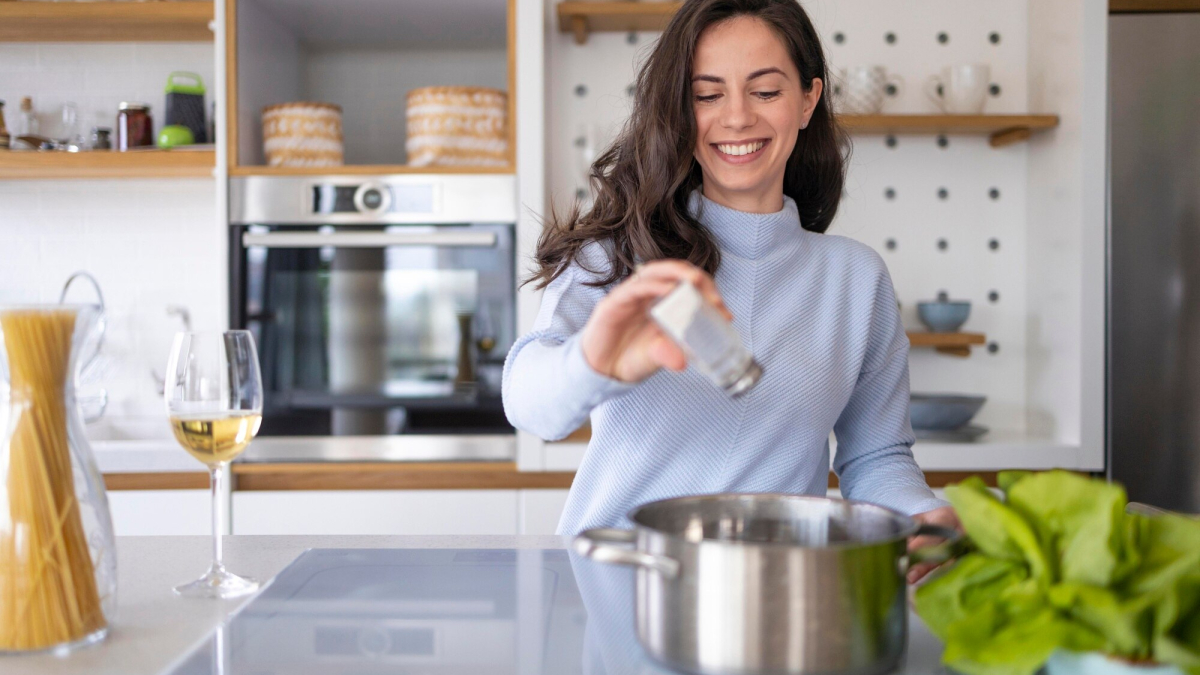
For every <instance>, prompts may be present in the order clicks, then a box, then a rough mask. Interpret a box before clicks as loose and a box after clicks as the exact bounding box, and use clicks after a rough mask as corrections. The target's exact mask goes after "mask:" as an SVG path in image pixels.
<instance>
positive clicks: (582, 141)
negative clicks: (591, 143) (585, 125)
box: [575, 136, 587, 148]
mask: <svg viewBox="0 0 1200 675" xmlns="http://www.w3.org/2000/svg"><path fill="white" fill-rule="evenodd" d="M585 145H587V139H586V138H584V137H583V136H578V137H576V138H575V147H577V148H582V147H583V146H585Z"/></svg>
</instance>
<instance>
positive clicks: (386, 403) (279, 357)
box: [235, 224, 516, 435]
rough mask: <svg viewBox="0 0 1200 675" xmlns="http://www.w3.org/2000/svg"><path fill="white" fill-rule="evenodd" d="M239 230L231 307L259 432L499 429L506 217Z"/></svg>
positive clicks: (510, 261) (506, 341)
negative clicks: (263, 396) (257, 380)
mask: <svg viewBox="0 0 1200 675" xmlns="http://www.w3.org/2000/svg"><path fill="white" fill-rule="evenodd" d="M240 230H241V231H240V232H239V233H235V235H240V236H241V240H242V242H241V243H243V246H242V248H241V249H240V251H241V259H240V260H239V261H238V262H237V263H235V264H240V265H241V266H242V267H243V269H242V270H241V272H240V274H235V278H239V277H240V279H241V281H240V290H238V291H235V292H239V293H240V297H238V298H237V300H239V301H240V307H241V312H240V318H241V321H242V324H243V325H244V326H245V327H246V328H249V329H250V330H251V331H253V332H254V333H255V336H256V338H257V339H258V344H259V349H260V361H261V362H262V368H263V379H264V384H265V385H266V389H267V406H268V412H269V413H271V414H269V415H266V416H264V420H269V419H270V418H271V417H272V416H274V417H275V419H276V420H277V421H278V424H277V425H275V426H276V427H278V428H267V424H268V423H267V422H266V421H264V430H263V433H286V434H295V433H317V434H320V433H332V434H335V435H337V434H354V435H359V434H391V433H461V432H464V431H466V432H469V431H471V430H476V431H479V432H481V433H482V432H486V433H495V432H498V431H506V432H511V427H509V426H508V424H507V422H506V421H505V420H504V416H503V409H502V406H501V404H500V393H499V389H500V373H501V369H502V366H503V359H504V357H505V355H506V354H507V352H508V349H509V347H510V346H511V345H512V342H513V339H514V337H515V335H514V333H515V322H516V312H515V301H516V292H515V288H516V286H515V284H516V279H515V272H514V253H513V246H512V240H513V236H512V226H511V225H493V224H480V225H462V226H437V227H433V226H390V227H378V228H364V227H361V226H338V227H334V226H320V227H312V226H304V227H300V226H249V227H243V228H240ZM236 313H237V312H236V311H235V314H236Z"/></svg>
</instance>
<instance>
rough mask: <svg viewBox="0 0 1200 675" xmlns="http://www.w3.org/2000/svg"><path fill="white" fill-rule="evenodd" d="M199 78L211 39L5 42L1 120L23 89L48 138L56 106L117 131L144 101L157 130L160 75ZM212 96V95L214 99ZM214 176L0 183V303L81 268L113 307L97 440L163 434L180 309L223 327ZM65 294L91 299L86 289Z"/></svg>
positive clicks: (43, 295) (207, 68) (51, 291)
mask: <svg viewBox="0 0 1200 675" xmlns="http://www.w3.org/2000/svg"><path fill="white" fill-rule="evenodd" d="M172 70H189V71H193V72H196V73H198V74H199V75H200V76H201V77H202V78H203V79H204V84H205V86H206V87H207V88H208V90H209V91H210V92H211V91H212V88H213V87H214V85H215V82H214V79H213V48H212V46H211V45H190V44H171V45H150V44H42V45H24V44H7V45H0V99H4V100H5V101H6V103H7V105H6V109H5V112H6V118H7V120H8V122H9V124H10V125H12V124H13V122H14V119H15V111H16V108H17V106H18V104H19V102H20V99H21V97H22V96H32V97H33V100H34V104H35V106H36V107H37V109H38V111H39V112H40V115H39V120H40V122H41V129H42V132H43V133H49V134H56V133H58V129H59V126H58V124H59V111H60V108H61V105H62V103H64V102H67V101H71V102H74V103H76V104H77V106H78V109H79V119H80V123H81V124H80V126H81V127H82V128H83V129H84V131H85V133H86V132H88V131H90V129H91V127H92V126H94V125H100V126H108V127H112V126H113V123H114V121H115V119H116V111H117V103H119V102H120V101H144V102H147V103H149V104H150V105H151V106H152V111H151V112H152V114H153V115H154V116H155V128H156V129H157V128H158V127H159V126H160V125H161V119H162V117H161V115H162V112H163V110H162V106H163V87H164V86H165V84H166V80H167V73H169V72H170V71H172ZM209 98H210V100H211V95H210V97H209ZM216 198H217V194H216V181H215V180H214V179H187V180H113V181H109V180H72V181H0V303H12V302H56V301H57V300H58V297H59V292H60V290H61V288H62V285H63V282H65V281H66V279H67V277H68V276H69V275H70V274H71V273H72V272H74V271H76V270H81V269H83V270H88V271H90V272H91V273H92V274H94V275H95V277H96V279H97V280H98V281H99V282H100V285H101V287H102V289H103V291H104V299H105V302H106V304H107V306H108V317H109V320H108V331H107V334H106V336H107V339H106V344H105V349H104V357H103V358H104V360H103V361H101V362H99V364H98V366H99V368H100V369H101V370H102V371H103V372H104V377H103V378H102V379H103V386H104V388H105V389H106V390H107V393H108V398H109V403H108V408H107V411H106V414H105V417H104V419H103V420H102V421H100V422H98V423H95V424H93V425H90V426H89V428H88V430H89V433H90V434H91V435H92V436H94V437H96V438H125V437H146V436H166V435H169V433H170V432H169V430H168V429H167V427H166V425H165V423H164V422H163V420H162V415H161V411H162V407H161V406H162V400H161V398H159V396H158V393H157V390H158V384H157V383H156V381H155V378H154V375H153V372H152V371H154V370H155V369H157V370H158V371H159V372H161V370H162V368H163V366H164V365H165V363H166V358H167V349H168V348H169V346H170V336H171V335H172V333H173V332H174V331H175V330H176V329H177V328H178V326H180V325H181V322H180V320H179V319H178V318H177V317H172V316H170V315H168V308H169V307H181V308H186V309H187V311H188V313H189V314H190V318H191V321H192V324H193V325H195V326H196V327H198V328H199V327H218V326H221V325H222V322H223V317H222V316H221V312H222V309H221V308H222V306H223V305H222V299H223V295H224V280H223V277H222V271H221V270H222V269H223V265H222V262H223V261H222V254H221V251H222V250H223V247H222V246H221V244H222V241H223V240H222V236H221V235H222V232H221V231H220V229H219V225H218V223H217V213H216V203H217V202H216ZM71 293H72V296H71V297H72V298H77V299H80V300H87V299H90V298H91V297H92V295H91V293H90V291H89V290H88V289H86V288H85V287H83V286H82V285H81V286H80V287H79V288H72V291H71Z"/></svg>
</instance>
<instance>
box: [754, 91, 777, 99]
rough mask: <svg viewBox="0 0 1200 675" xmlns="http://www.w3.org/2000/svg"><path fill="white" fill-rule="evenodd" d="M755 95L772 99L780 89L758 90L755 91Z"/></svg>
mask: <svg viewBox="0 0 1200 675" xmlns="http://www.w3.org/2000/svg"><path fill="white" fill-rule="evenodd" d="M754 95H755V96H757V97H759V98H760V99H762V100H764V101H770V100H771V99H773V98H775V97H776V96H778V95H779V92H778V91H758V92H755V93H754Z"/></svg>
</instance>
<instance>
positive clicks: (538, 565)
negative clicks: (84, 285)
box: [0, 536, 945, 675]
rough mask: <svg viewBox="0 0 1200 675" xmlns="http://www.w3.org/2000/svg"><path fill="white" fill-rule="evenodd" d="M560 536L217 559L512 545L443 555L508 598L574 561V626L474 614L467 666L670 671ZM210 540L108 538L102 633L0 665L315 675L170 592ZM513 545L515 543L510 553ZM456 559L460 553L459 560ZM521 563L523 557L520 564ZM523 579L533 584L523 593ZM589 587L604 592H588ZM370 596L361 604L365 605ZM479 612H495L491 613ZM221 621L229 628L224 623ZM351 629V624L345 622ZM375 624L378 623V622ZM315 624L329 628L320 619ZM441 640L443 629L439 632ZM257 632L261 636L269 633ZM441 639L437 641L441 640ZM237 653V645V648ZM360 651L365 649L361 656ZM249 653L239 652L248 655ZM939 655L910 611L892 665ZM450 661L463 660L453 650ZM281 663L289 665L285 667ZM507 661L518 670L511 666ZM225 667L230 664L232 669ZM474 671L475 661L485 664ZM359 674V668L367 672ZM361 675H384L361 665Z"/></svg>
mask: <svg viewBox="0 0 1200 675" xmlns="http://www.w3.org/2000/svg"><path fill="white" fill-rule="evenodd" d="M565 543H566V541H565V540H564V539H561V538H559V537H534V536H516V537H512V536H503V537H500V536H496V537H476V536H438V537H379V536H370V537H363V536H261V537H255V536H230V537H226V539H225V554H226V563H227V566H228V567H229V568H230V569H231V570H233V571H236V572H238V573H240V574H245V575H249V576H253V577H256V578H258V579H264V580H265V579H270V578H272V577H273V576H274V575H275V574H277V573H278V572H279V571H280V570H282V569H283V568H284V567H286V566H287V565H288V564H289V563H291V562H292V561H293V560H294V559H295V558H296V557H297V556H299V555H300V554H301V553H303V552H304V551H305V550H306V549H309V548H327V549H345V548H390V549H409V551H407V552H405V551H396V552H392V555H396V556H400V557H403V558H413V559H415V558H420V559H424V558H425V557H428V556H431V555H432V556H436V555H438V551H431V552H427V553H425V554H419V553H416V552H415V551H412V549H510V550H509V551H495V552H494V553H491V554H488V553H481V552H479V551H472V552H467V551H459V552H451V553H452V554H454V555H456V556H463V555H468V556H476V557H478V559H479V560H481V561H488V560H493V561H495V560H500V559H501V558H503V559H504V560H512V561H516V562H515V564H516V566H517V571H516V572H514V573H512V574H510V576H513V575H515V580H516V581H515V583H516V586H515V589H516V591H517V593H516V596H517V598H518V599H519V600H518V602H520V601H521V600H520V599H524V598H527V597H528V596H529V595H530V589H535V590H534V591H533V594H534V595H537V593H538V592H539V591H537V590H536V589H538V588H547V587H546V586H545V584H546V583H549V582H548V581H547V580H552V579H553V578H554V576H557V577H558V578H559V580H558V581H557V582H555V583H557V584H558V585H559V587H561V588H562V589H563V591H564V592H566V591H567V590H569V589H568V588H567V585H566V584H567V582H569V581H570V580H563V579H562V578H561V577H562V576H563V575H565V574H568V573H570V570H571V566H572V565H574V566H575V572H574V576H575V578H576V580H577V581H578V582H579V583H578V588H579V591H575V593H576V597H578V596H579V595H582V604H579V608H580V609H584V608H586V611H576V613H575V615H574V616H575V619H576V621H574V622H573V624H576V625H574V626H573V627H569V628H566V629H565V632H562V631H564V628H563V625H564V624H566V623H572V622H559V625H558V626H557V627H553V630H554V631H560V634H559V639H557V640H550V639H549V638H543V637H542V634H546V635H549V632H548V631H547V630H541V631H535V632H537V633H538V634H537V635H525V634H522V633H521V631H520V626H524V625H526V624H525V619H520V620H519V621H517V625H515V626H514V625H513V621H512V620H510V621H509V622H508V623H505V622H503V621H500V622H496V621H481V620H476V621H474V622H472V623H470V625H468V626H466V627H465V628H467V629H471V630H474V631H477V632H476V633H475V634H474V640H475V641H476V642H473V643H472V644H478V645H479V646H480V648H479V650H478V651H479V653H478V654H476V655H475V658H477V659H483V660H482V661H479V662H478V663H477V666H476V668H475V671H476V672H517V673H525V672H537V673H543V672H546V673H549V672H550V671H548V670H543V669H542V665H543V664H542V663H541V661H540V659H542V658H546V659H559V661H556V662H559V663H568V664H571V668H570V670H567V671H564V670H561V669H557V668H556V669H554V673H555V674H556V675H558V674H559V673H565V672H592V673H605V674H606V675H624V674H625V673H631V672H639V673H644V674H647V675H648V674H658V673H667V672H669V671H666V670H665V669H662V668H660V667H657V666H654V665H653V664H650V663H647V662H646V661H645V660H644V658H645V657H644V656H643V655H642V653H641V651H640V648H639V647H638V646H637V644H636V638H634V637H633V636H634V633H633V630H632V621H633V617H632V613H631V610H630V607H631V602H623V601H621V599H620V597H619V596H622V595H625V598H624V599H625V600H629V597H628V596H629V595H631V593H627V591H628V589H631V588H632V583H633V575H632V572H631V571H630V570H627V569H623V568H612V567H607V566H604V567H601V566H599V565H596V566H595V567H593V566H592V565H593V563H591V562H590V561H582V563H578V562H576V560H575V559H574V558H571V559H570V560H569V559H568V556H567V555H566V553H565V552H563V551H562V549H563V548H564V546H565ZM210 547H211V541H210V540H209V538H207V537H182V536H181V537H120V538H118V540H117V558H118V579H119V581H118V605H119V607H118V615H117V618H116V621H115V622H114V626H113V629H112V632H111V634H110V635H109V637H108V639H107V640H105V641H104V642H102V643H100V644H98V645H94V646H92V647H88V648H84V649H82V650H79V651H77V652H75V653H73V654H71V655H68V656H66V657H62V658H58V657H53V656H48V655H36V656H19V657H0V670H3V671H4V672H20V673H27V674H28V675H71V674H75V673H88V674H90V675H103V674H106V673H112V674H114V675H115V674H118V673H119V674H120V675H137V674H140V673H146V674H155V673H163V672H169V671H171V670H173V669H175V668H176V667H179V668H180V669H181V670H180V671H179V672H186V673H189V674H191V673H198V672H203V673H209V672H212V673H216V672H218V671H217V669H215V668H213V667H212V666H211V661H212V655H213V653H214V647H216V646H219V645H228V644H231V643H232V644H234V645H235V647H234V651H233V652H232V654H233V657H232V659H230V657H229V654H230V653H231V652H229V651H224V652H222V653H224V654H225V657H224V658H225V660H226V661H227V662H226V663H224V664H222V665H223V669H222V670H221V671H220V672H222V673H223V674H225V675H238V673H239V672H243V671H242V670H241V669H239V668H238V667H237V665H238V664H239V663H242V662H243V661H240V660H239V659H249V661H248V662H249V663H251V665H252V669H253V670H254V672H255V673H270V672H276V671H272V670H269V669H263V666H262V662H263V659H266V662H267V663H270V662H271V661H278V663H279V665H280V666H285V667H284V668H283V669H281V670H278V671H277V672H281V673H282V672H301V671H304V672H324V671H321V670H320V668H319V666H320V664H317V663H312V664H308V665H309V667H310V668H311V667H312V666H318V667H317V669H316V670H310V669H309V668H305V667H304V664H302V663H297V657H296V653H297V652H296V651H294V650H287V653H283V651H284V650H278V649H277V650H275V652H272V651H271V650H270V649H269V648H267V649H266V652H265V656H264V652H263V648H264V647H268V645H259V646H260V649H259V653H254V652H255V650H254V649H253V645H250V646H246V645H245V644H242V643H241V642H240V641H239V640H237V639H234V640H229V638H228V635H229V633H230V632H233V633H234V634H235V635H240V636H243V637H244V636H245V635H256V633H253V632H247V631H244V630H243V631H242V632H241V633H238V632H237V630H236V629H237V627H238V625H239V624H237V623H233V624H232V626H233V627H234V628H233V629H226V630H223V631H218V630H217V629H218V628H220V627H221V626H222V625H223V622H226V621H227V619H228V618H229V617H230V615H231V614H232V613H233V612H235V611H237V610H238V609H240V608H241V607H243V606H244V605H245V604H246V603H247V602H249V600H250V599H249V598H242V599H237V600H224V601H221V600H216V601H209V600H193V599H182V598H177V597H175V596H174V595H173V594H172V592H171V587H172V586H173V585H175V584H178V583H180V582H183V581H187V580H188V579H190V578H193V577H195V576H197V575H199V573H200V572H201V571H203V569H204V567H205V566H206V561H207V559H208V555H209V554H210ZM511 549H515V552H514V551H512V550H511ZM443 553H445V552H443ZM333 555H336V553H334V554H333ZM455 559H456V560H458V558H457V557H456V558H455ZM522 561H524V562H522ZM529 562H532V563H533V564H532V565H528V564H525V563H529ZM523 565H524V566H523ZM510 567H511V565H510ZM522 569H525V570H526V572H525V573H522V572H521V570H522ZM529 570H533V572H534V574H533V575H532V576H530V575H529V574H528V571H529ZM543 570H558V572H557V573H556V575H555V574H551V575H550V576H546V575H545V573H544V572H543ZM580 574H583V575H584V577H582V578H581V577H579V575H580ZM314 578H316V577H314ZM525 584H532V585H531V586H530V587H529V588H526V587H525ZM606 584H607V585H613V584H615V585H616V587H617V588H616V589H615V590H614V589H608V588H607V587H606ZM401 585H403V584H401ZM410 585H411V584H410ZM575 587H576V585H575V584H574V583H571V584H570V588H572V589H573V588H575ZM597 588H599V589H600V590H602V591H605V592H603V593H600V594H597V593H596V589H597ZM369 600H370V599H367V601H369ZM396 600H399V601H400V602H401V603H402V604H403V605H404V606H405V607H407V608H408V609H409V610H410V611H411V608H412V606H413V603H414V602H415V603H417V604H421V603H422V602H424V603H425V604H426V605H428V603H429V602H430V601H433V600H432V599H424V600H408V601H405V600H404V599H403V598H399V599H392V601H396ZM448 600H452V602H449V603H448V604H450V605H455V607H456V608H457V612H458V613H459V614H461V613H462V612H467V613H468V614H471V613H472V612H475V613H478V611H479V610H480V607H478V606H476V605H479V604H480V603H479V602H467V603H465V604H464V602H463V601H462V600H460V599H453V598H450V599H448ZM310 602H311V601H310ZM483 604H484V605H486V604H487V603H486V602H485V603H483ZM356 607H357V606H356ZM271 609H272V611H267V610H259V611H258V613H257V615H258V616H259V617H260V620H261V617H263V616H266V617H268V618H269V617H271V616H273V614H274V611H273V610H274V608H271ZM309 609H311V607H310V606H308V605H306V607H305V608H304V611H303V612H302V614H305V615H307V614H308V613H309ZM351 609H355V608H351ZM358 609H362V608H358ZM468 610H469V611H468ZM439 611H440V610H439ZM489 611H492V612H493V613H494V612H495V610H489ZM516 611H517V612H520V611H521V610H520V609H519V608H518V609H517V610H516ZM248 614H249V613H248ZM362 615H369V612H363V613H359V612H358V611H357V610H356V611H355V612H352V613H351V614H337V615H334V616H332V618H331V622H332V623H331V625H337V622H338V621H341V622H342V623H343V624H344V623H345V622H346V621H348V620H349V619H347V617H353V618H354V621H358V620H359V619H360V618H361V616H362ZM534 615H535V620H537V619H536V616H540V613H539V612H534ZM622 615H624V616H622ZM243 616H245V615H243ZM524 616H525V617H526V618H528V617H529V616H530V615H529V614H525V615H524ZM626 617H627V618H626ZM518 618H519V615H518ZM243 620H244V619H243ZM386 620H387V619H375V620H374V621H375V622H376V623H379V622H382V621H386ZM309 622H310V623H309V624H308V626H309V628H310V629H313V630H314V632H313V633H312V634H313V635H314V636H315V635H316V632H317V631H316V628H317V627H318V624H316V623H315V622H313V621H312V620H311V619H309ZM393 623H395V622H393ZM408 623H410V624H411V623H412V622H411V621H410V622H408ZM443 623H444V622H443ZM450 623H452V624H453V627H454V628H458V629H462V628H463V627H462V626H459V623H462V622H458V623H455V622H450ZM224 625H226V626H228V625H230V624H228V623H225V624H224ZM258 625H261V624H255V627H256V628H257V626H258ZM350 625H357V624H355V623H351V624H350ZM379 625H380V626H382V625H383V624H382V623H379ZM389 625H390V624H389ZM320 627H321V628H325V629H326V630H328V628H327V627H325V626H320ZM410 627H411V626H410ZM275 628H276V632H277V633H278V632H280V631H279V629H280V626H275ZM403 629H404V626H399V627H397V626H390V630H392V631H393V633H394V632H395V631H396V630H403ZM214 631H215V632H214ZM479 631H481V632H479ZM268 632H269V631H268ZM283 634H284V635H285V637H286V636H287V635H291V636H292V637H291V639H292V641H293V642H295V643H296V644H297V645H300V646H303V645H304V644H305V643H306V642H307V645H308V647H309V648H312V649H319V647H317V642H318V641H319V638H317V637H313V638H312V639H309V640H307V641H306V640H305V639H304V637H301V638H298V639H299V641H298V642H297V641H296V640H297V638H296V637H295V636H296V635H297V634H300V635H302V636H303V635H306V634H304V632H303V631H300V632H299V633H296V632H289V631H283ZM445 634H446V635H451V634H452V631H449V630H447V631H446V632H445ZM362 635H363V634H362V631H361V630H360V631H359V641H358V642H357V647H355V643H354V641H353V640H351V643H350V646H351V650H350V651H351V652H353V655H352V657H350V661H347V660H346V659H342V662H341V663H340V664H339V665H340V667H341V668H344V667H347V666H349V667H351V669H353V659H354V658H356V657H357V658H359V659H360V660H361V659H362V657H361V656H359V654H360V653H362V654H365V653H368V652H369V647H370V646H371V644H372V643H370V642H369V641H367V642H364V641H363V638H362ZM439 635H442V634H441V633H439ZM220 638H224V639H220ZM256 639H261V640H264V641H265V640H267V639H268V638H267V637H260V638H256ZM329 639H332V640H333V642H332V643H331V642H328V640H329ZM543 639H545V640H547V644H546V645H545V649H544V650H543V649H542V648H540V647H538V646H537V645H540V644H541V641H542V640H543ZM529 640H534V641H535V643H534V645H533V648H531V647H530V644H529V643H528V641H529ZM336 642H337V639H336V636H333V637H329V636H327V641H326V644H327V645H328V644H333V643H336ZM551 643H552V644H551ZM439 644H440V643H439ZM505 645H508V646H507V647H506V646H505ZM441 646H443V647H445V646H448V644H447V645H441ZM239 649H240V650H241V652H239V651H237V650H239ZM364 649H365V650H367V651H363V650H364ZM450 651H451V650H449V649H447V650H446V651H445V653H441V652H439V653H437V654H434V655H432V656H430V657H427V658H425V660H424V661H422V662H421V663H422V664H423V665H425V666H427V667H430V672H433V671H434V670H437V671H438V672H440V671H441V669H439V668H436V666H437V665H438V663H439V662H441V661H442V660H444V659H446V658H447V657H449V656H450ZM247 653H249V655H246V654H247ZM388 653H389V654H390V653H395V652H388ZM530 653H535V654H546V655H547V656H545V657H543V656H538V657H537V658H538V659H539V661H538V663H536V664H534V665H533V666H529V665H527V664H526V661H524V660H522V656H521V655H522V654H525V655H527V654H530ZM239 654H241V655H242V656H239ZM940 654H941V647H940V645H939V643H938V641H937V640H936V639H935V638H934V637H932V636H931V635H930V634H929V632H928V631H927V630H926V629H925V628H924V626H923V625H922V624H921V623H920V621H919V620H917V619H916V618H915V617H912V620H911V624H910V637H909V651H908V657H907V661H906V664H905V666H904V667H903V668H902V669H901V670H900V671H899V672H901V673H914V674H916V673H921V674H925V673H930V674H931V673H941V672H945V671H944V669H943V668H942V667H941V666H940V664H939V658H940ZM488 655H498V656H497V658H500V659H504V663H507V664H508V666H507V667H501V668H499V669H496V670H491V669H488V668H487V667H486V666H487V665H488V662H487V661H486V659H487V658H489V656H488ZM458 656H460V657H461V656H462V653H461V651H459V653H458ZM372 658H374V657H372ZM289 660H290V663H289V664H285V663H284V662H286V661H289ZM325 664H326V666H328V667H333V663H331V662H328V659H327V660H326V662H325ZM514 664H522V665H519V666H517V667H514ZM576 664H578V665H576ZM231 665H232V667H230V666H231ZM361 665H362V667H363V668H367V669H368V670H369V669H370V668H369V667H371V666H372V663H371V659H370V658H369V659H367V660H366V661H363V662H362V663H361ZM384 665H386V664H382V663H375V664H374V666H373V667H375V668H378V667H380V666H384ZM396 665H399V664H396ZM479 666H483V668H480V667H479ZM535 666H536V667H535ZM341 668H339V669H338V670H339V672H341V671H342V670H341ZM244 672H246V673H249V672H250V670H249V669H247V670H245V671H244ZM362 672H367V670H363V671H362ZM370 672H383V671H382V670H370ZM455 672H458V671H457V670H456V671H455Z"/></svg>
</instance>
